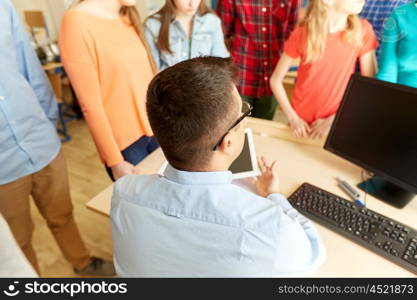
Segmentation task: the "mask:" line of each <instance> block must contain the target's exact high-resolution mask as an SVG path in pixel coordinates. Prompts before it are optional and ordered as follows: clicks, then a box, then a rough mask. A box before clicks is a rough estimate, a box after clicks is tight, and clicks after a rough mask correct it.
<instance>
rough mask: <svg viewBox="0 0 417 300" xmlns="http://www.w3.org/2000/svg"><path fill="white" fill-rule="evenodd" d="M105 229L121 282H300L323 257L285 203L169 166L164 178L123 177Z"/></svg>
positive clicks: (222, 176) (223, 175) (220, 175)
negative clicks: (191, 279) (244, 279)
mask: <svg viewBox="0 0 417 300" xmlns="http://www.w3.org/2000/svg"><path fill="white" fill-rule="evenodd" d="M111 221H112V236H113V254H114V263H115V267H116V271H117V274H118V275H119V276H123V277H279V276H296V275H302V276H305V275H306V274H309V273H310V272H312V271H313V270H314V269H316V268H317V267H318V266H319V265H320V264H321V263H322V262H323V260H324V257H325V252H324V248H323V245H322V243H321V241H320V239H319V236H318V233H317V231H316V229H315V227H314V226H313V224H312V223H311V222H310V221H309V220H308V219H306V218H305V217H303V216H302V215H300V214H299V213H298V212H297V211H296V210H295V209H294V208H293V207H292V206H291V205H290V204H289V202H288V201H287V200H286V199H285V198H284V197H283V196H281V195H279V194H272V195H270V196H268V198H262V197H260V196H257V195H255V194H253V193H251V192H249V191H248V190H245V189H243V188H241V187H239V186H237V185H234V184H232V183H231V173H230V172H229V171H224V172H185V171H179V170H176V169H175V168H173V167H172V166H169V165H168V166H167V168H166V170H165V172H164V175H163V176H160V175H148V176H138V175H129V176H125V177H123V178H121V179H119V180H118V181H117V182H116V183H115V186H114V191H113V198H112V207H111Z"/></svg>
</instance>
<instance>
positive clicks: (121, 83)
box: [59, 10, 154, 167]
mask: <svg viewBox="0 0 417 300" xmlns="http://www.w3.org/2000/svg"><path fill="white" fill-rule="evenodd" d="M59 46H60V50H61V58H62V62H63V63H64V66H65V70H66V71H67V73H68V76H69V78H70V81H71V84H72V86H73V87H74V90H75V92H76V94H77V98H78V100H79V103H80V105H81V109H82V111H83V113H84V117H85V119H86V121H87V124H88V127H89V128H90V132H91V134H92V136H93V139H94V142H95V144H96V146H97V149H98V152H99V154H100V157H101V159H102V161H103V162H104V163H105V164H106V165H107V166H110V167H111V166H114V165H116V164H118V163H120V162H122V161H123V156H122V154H121V150H123V149H125V148H127V147H128V146H129V145H131V144H133V143H134V142H135V141H136V140H138V139H139V138H140V137H142V136H143V135H147V136H151V135H152V131H151V127H150V125H149V121H148V117H147V114H146V105H145V102H146V91H147V87H148V84H149V82H150V81H151V79H152V78H153V76H154V72H153V70H152V67H151V64H150V61H149V56H148V53H147V51H146V50H145V47H144V45H143V43H142V41H141V39H140V38H139V36H138V35H137V34H136V32H135V30H134V28H133V26H130V25H128V24H126V23H124V22H123V20H122V19H105V18H101V17H97V16H94V15H91V14H88V13H84V12H80V11H75V10H70V11H68V12H66V13H65V15H64V18H63V21H62V24H61V32H60V40H59Z"/></svg>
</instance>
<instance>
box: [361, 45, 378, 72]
mask: <svg viewBox="0 0 417 300" xmlns="http://www.w3.org/2000/svg"><path fill="white" fill-rule="evenodd" d="M359 61H360V65H361V74H362V75H363V76H366V77H374V76H375V74H376V71H377V62H376V56H375V51H374V50H372V51H369V52H367V53H365V54H364V55H362V56H361V57H360V59H359Z"/></svg>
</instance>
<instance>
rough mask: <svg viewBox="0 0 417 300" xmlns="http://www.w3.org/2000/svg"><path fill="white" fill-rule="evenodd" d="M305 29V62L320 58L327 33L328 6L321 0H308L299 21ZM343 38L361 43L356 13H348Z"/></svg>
mask: <svg viewBox="0 0 417 300" xmlns="http://www.w3.org/2000/svg"><path fill="white" fill-rule="evenodd" d="M300 26H301V27H305V28H306V31H307V45H304V46H305V51H306V53H305V54H306V62H312V61H316V60H318V59H320V57H321V56H322V55H323V53H324V49H325V47H326V41H327V36H328V34H329V8H328V6H327V5H326V4H325V3H324V1H323V0H310V1H309V4H308V7H307V11H306V14H305V16H304V18H303V19H302V20H301V22H300ZM343 38H344V40H345V41H347V42H348V43H351V44H353V45H354V46H358V47H360V45H361V44H362V26H361V22H360V20H359V17H358V16H357V15H349V16H348V20H347V26H346V29H345V31H344V36H343Z"/></svg>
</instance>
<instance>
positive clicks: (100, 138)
mask: <svg viewBox="0 0 417 300" xmlns="http://www.w3.org/2000/svg"><path fill="white" fill-rule="evenodd" d="M76 21H77V20H76V19H71V18H68V17H67V16H64V19H63V21H62V25H61V31H60V40H59V45H60V50H61V57H62V62H63V63H64V66H65V70H66V72H67V73H68V76H69V78H70V81H71V84H72V86H73V87H74V90H75V92H76V94H77V98H78V100H79V103H80V106H81V109H82V111H83V114H84V117H85V119H86V121H87V124H88V127H89V129H90V132H91V135H92V136H93V139H94V142H95V144H96V147H97V150H98V152H99V154H100V157H101V160H102V161H103V162H104V163H105V164H106V165H107V166H109V167H112V166H114V165H116V164H118V163H120V162H122V161H123V160H124V159H123V156H122V154H121V152H120V149H119V147H118V145H117V143H116V139H115V138H114V135H113V132H112V128H111V126H110V122H109V119H108V118H107V115H106V111H105V110H104V105H103V99H102V96H101V89H100V83H99V72H98V70H97V63H96V61H95V60H96V58H95V56H94V54H93V53H94V46H93V43H92V38H90V37H89V35H88V33H87V32H86V31H85V30H82V24H79V23H77V22H76Z"/></svg>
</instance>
